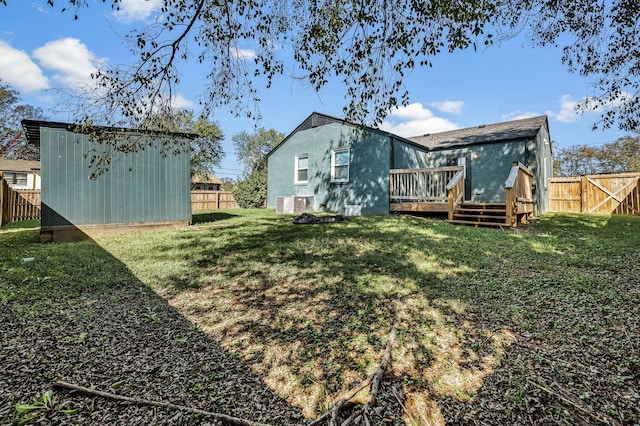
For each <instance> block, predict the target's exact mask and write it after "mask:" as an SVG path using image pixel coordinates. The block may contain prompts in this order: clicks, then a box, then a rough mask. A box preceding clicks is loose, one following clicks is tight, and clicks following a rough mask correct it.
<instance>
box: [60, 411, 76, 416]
mask: <svg viewBox="0 0 640 426" xmlns="http://www.w3.org/2000/svg"><path fill="white" fill-rule="evenodd" d="M59 411H60V412H61V413H63V414H69V415H73V414H77V413H78V410H59Z"/></svg>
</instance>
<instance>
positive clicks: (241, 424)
mask: <svg viewBox="0 0 640 426" xmlns="http://www.w3.org/2000/svg"><path fill="white" fill-rule="evenodd" d="M54 386H57V387H60V388H64V389H70V390H74V391H78V392H82V393H85V394H88V395H93V396H100V397H102V398H109V399H113V400H116V401H121V402H126V403H129V404H138V405H149V406H152V407H160V408H170V409H172V410H180V411H186V412H189V413H194V414H201V415H203V416H207V417H211V418H214V419H216V420H220V421H223V422H226V423H228V424H232V425H238V426H268V425H265V424H263V423H256V422H252V421H250V420H245V419H240V418H238V417H233V416H228V415H226V414H221V413H213V412H211V411H205V410H200V409H198V408H191V407H185V406H184V405H176V404H171V403H170V402H158V401H151V400H148V399H140V398H132V397H128V396H122V395H116V394H113V393H109V392H103V391H99V390H95V389H89V388H85V387H83V386H78V385H74V384H72V383H67V382H63V381H60V380H59V381H57V382H55V383H54Z"/></svg>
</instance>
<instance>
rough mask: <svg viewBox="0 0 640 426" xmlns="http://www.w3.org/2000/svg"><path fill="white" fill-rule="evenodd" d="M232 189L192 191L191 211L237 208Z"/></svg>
mask: <svg viewBox="0 0 640 426" xmlns="http://www.w3.org/2000/svg"><path fill="white" fill-rule="evenodd" d="M238 207H239V206H238V203H236V200H235V199H234V198H233V194H232V193H231V191H204V190H198V191H191V211H197V210H217V209H237V208H238Z"/></svg>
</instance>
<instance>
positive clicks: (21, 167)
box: [0, 159, 40, 172]
mask: <svg viewBox="0 0 640 426" xmlns="http://www.w3.org/2000/svg"><path fill="white" fill-rule="evenodd" d="M32 170H40V162H39V161H30V160H5V159H0V171H1V172H30V171H32Z"/></svg>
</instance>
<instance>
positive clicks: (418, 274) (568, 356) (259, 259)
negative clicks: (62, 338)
mask: <svg viewBox="0 0 640 426" xmlns="http://www.w3.org/2000/svg"><path fill="white" fill-rule="evenodd" d="M639 230H640V218H639V217H630V216H600V215H569V214H548V215H545V216H543V217H542V218H539V219H536V220H534V221H533V224H532V225H531V226H530V227H528V228H526V229H523V230H522V229H521V230H518V231H517V232H504V231H496V230H490V229H476V228H469V227H460V226H451V225H448V224H446V223H443V222H439V221H429V220H424V219H418V218H411V217H404V216H388V217H358V218H352V220H350V221H349V222H348V223H345V224H322V225H293V224H291V217H288V216H278V215H275V214H274V213H273V211H270V210H225V211H216V212H205V213H200V214H196V215H194V225H193V226H191V227H188V228H182V229H178V230H171V231H161V232H153V233H146V234H135V235H125V236H119V237H115V238H108V239H103V240H100V241H99V242H98V245H96V244H92V243H68V244H46V245H40V244H39V243H38V242H37V230H34V229H26V230H11V231H5V232H2V233H0V248H1V249H2V251H1V253H0V265H1V267H2V269H1V270H0V272H1V273H2V274H3V280H2V284H1V285H0V303H2V302H3V301H4V302H5V303H10V304H11V306H12V309H13V310H14V311H15V312H17V313H18V315H20V316H22V317H23V318H24V321H27V322H28V321H29V318H33V317H35V316H37V312H39V311H40V310H43V309H52V306H54V305H56V304H61V303H64V302H63V301H64V300H65V298H69V297H71V296H74V295H78V294H85V293H91V294H94V295H98V296H100V295H101V294H102V295H107V294H109V295H111V293H109V289H110V288H111V287H112V286H114V285H119V286H120V285H126V283H127V282H128V281H132V280H136V281H139V282H141V283H143V284H144V285H146V286H147V288H148V290H149V291H153V292H155V293H156V294H158V295H160V296H161V297H162V298H163V299H165V300H166V301H167V302H168V303H169V304H170V305H171V306H172V307H173V308H174V309H176V310H177V311H178V312H180V314H182V315H183V316H184V317H186V318H187V319H188V320H189V321H191V322H192V323H193V324H195V325H197V326H198V327H199V328H200V329H201V330H203V331H204V332H206V333H208V334H210V335H211V336H213V337H215V338H216V339H217V340H218V341H219V342H220V344H221V345H222V346H223V347H224V348H225V349H227V350H228V351H229V352H231V353H234V354H236V355H237V356H238V357H240V358H242V359H243V360H244V361H245V362H247V363H248V364H249V365H251V366H252V369H253V371H255V372H256V373H257V374H259V375H260V376H261V377H262V378H263V380H264V382H265V383H266V384H267V385H268V386H269V387H270V388H272V389H274V390H275V391H276V392H278V394H280V395H281V396H283V397H285V398H287V400H288V402H289V403H290V404H292V405H294V406H296V407H299V408H300V409H301V410H302V412H303V413H304V414H305V415H306V416H308V417H313V416H315V415H316V414H317V413H318V412H321V411H322V410H324V409H326V408H327V407H328V406H330V405H331V403H332V402H334V401H335V398H336V396H337V395H339V393H340V392H341V391H343V390H346V389H349V388H351V387H352V386H354V385H355V384H357V383H358V382H359V381H360V380H362V379H363V378H365V377H366V375H368V374H371V373H372V372H374V371H375V369H376V368H377V366H378V363H379V361H380V357H381V355H382V353H383V351H384V346H385V343H386V338H387V334H388V332H389V329H390V327H391V325H392V324H393V322H394V318H395V317H396V315H400V317H401V320H402V321H401V325H400V328H399V330H398V344H397V345H396V347H395V348H394V355H393V362H392V372H393V374H394V377H395V378H396V380H398V381H399V383H400V384H401V387H402V391H403V393H404V394H405V397H406V400H405V405H406V409H407V412H408V414H406V416H407V417H406V419H405V420H406V421H408V422H409V421H410V420H407V419H408V418H409V416H411V418H412V419H413V420H414V421H418V422H423V423H425V424H431V423H437V422H438V421H439V420H442V419H446V420H448V421H457V420H460V419H462V418H463V417H464V413H471V412H476V413H477V412H478V411H480V412H483V413H484V416H485V418H491V416H503V417H501V418H500V417H496V420H495V421H496V422H515V423H518V422H520V421H523V422H524V419H526V418H527V417H526V416H527V415H530V414H527V413H528V411H527V410H529V411H530V410H531V409H530V408H527V407H531V406H535V407H542V408H536V409H535V410H534V411H533V412H534V415H538V416H539V418H544V416H548V415H552V416H556V418H557V416H560V417H563V416H564V418H565V419H572V418H573V419H575V418H577V417H576V416H584V415H585V414H584V413H585V411H584V410H576V407H575V406H571V405H566V404H564V406H562V404H563V403H562V399H561V398H557V397H556V398H555V399H554V397H553V394H550V395H543V394H541V391H540V388H539V387H537V386H536V384H537V385H542V386H544V387H546V388H549V389H553V390H554V392H555V394H556V396H557V395H562V396H563V397H565V398H568V399H571V400H573V398H574V397H575V398H579V397H580V396H581V395H583V396H584V395H589V401H588V403H589V405H588V409H589V410H594V411H596V412H607V413H610V414H608V415H609V416H611V417H613V418H615V419H619V418H626V419H628V418H633V416H634V415H637V412H636V414H634V411H633V410H634V409H633V408H631V407H632V406H633V405H635V404H636V403H638V402H639V401H638V400H637V399H638V396H637V395H636V394H633V393H632V392H628V391H626V389H633V388H634V386H635V388H636V389H637V388H638V386H637V385H638V380H639V378H638V375H637V371H638V369H639V368H640V361H639V358H640V343H638V339H637V338H633V336H634V335H636V337H637V330H638V329H640V323H639V321H640V310H639V307H638V300H640V292H639V288H640V284H639V278H638V277H639V276H640V267H639V266H638V264H639V261H640V255H639V254H638V247H640V232H638V231H639ZM25 257H33V258H35V260H34V261H33V262H30V263H24V264H23V263H21V259H22V258H25ZM109 297H111V296H109ZM144 315H145V316H146V318H147V319H148V320H149V321H151V320H154V321H155V318H156V314H155V312H154V311H153V310H149V311H147V312H145V313H144ZM63 320H64V319H61V321H63ZM585 366H586V367H585ZM589 367H591V369H589ZM594 369H595V370H594ZM594 371H597V373H596V372H594ZM634 371H635V372H636V373H634ZM634 374H635V375H634ZM532 382H534V383H533V384H532ZM492 383H498V384H496V385H495V386H493V385H491V384H492ZM620 383H621V384H620ZM611 387H615V388H616V389H617V390H618V392H617V393H616V394H611V393H610V388H611ZM607 395H609V396H607ZM610 395H619V396H618V397H614V396H610ZM634 398H635V399H634ZM491 402H493V403H495V404H500V406H501V407H503V409H502V410H490V409H489V408H486V407H490V406H491ZM560 406H561V408H558V407H560ZM585 407H587V405H585ZM605 407H606V410H605ZM562 410H564V412H563V411H562ZM496 412H497V413H496ZM625 416H626V417H625ZM429 422H431V423H429Z"/></svg>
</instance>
